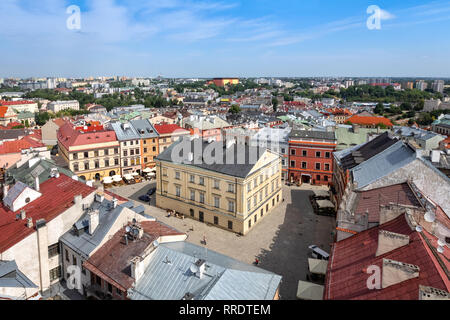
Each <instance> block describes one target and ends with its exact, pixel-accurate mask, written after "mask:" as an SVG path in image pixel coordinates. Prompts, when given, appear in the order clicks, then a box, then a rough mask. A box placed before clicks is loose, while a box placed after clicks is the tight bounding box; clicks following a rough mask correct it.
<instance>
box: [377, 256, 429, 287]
mask: <svg viewBox="0 0 450 320" xmlns="http://www.w3.org/2000/svg"><path fill="white" fill-rule="evenodd" d="M419 272H420V268H419V267H418V266H415V265H412V264H407V263H403V262H398V261H394V260H390V259H383V271H382V276H381V277H382V280H381V285H382V288H383V289H384V288H387V287H390V286H393V285H396V284H399V283H402V282H404V281H407V280H411V279H414V278H418V277H419Z"/></svg>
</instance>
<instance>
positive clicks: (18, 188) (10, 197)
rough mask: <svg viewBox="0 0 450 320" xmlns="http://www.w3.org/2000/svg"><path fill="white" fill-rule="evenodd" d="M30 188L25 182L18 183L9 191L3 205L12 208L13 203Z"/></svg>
mask: <svg viewBox="0 0 450 320" xmlns="http://www.w3.org/2000/svg"><path fill="white" fill-rule="evenodd" d="M27 187H28V186H27V185H26V184H24V183H23V182H20V181H18V182H16V184H15V185H14V186H13V187H12V188H11V189H10V190H9V191H8V194H7V195H6V197H5V199H3V203H4V204H5V205H7V206H8V207H9V208H11V207H12V204H13V202H14V201H15V200H16V199H17V197H18V196H19V195H20V194H21V193H22V192H23V191H24V190H25V189H26V188H27Z"/></svg>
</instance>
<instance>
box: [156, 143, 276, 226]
mask: <svg viewBox="0 0 450 320" xmlns="http://www.w3.org/2000/svg"><path fill="white" fill-rule="evenodd" d="M199 146H201V150H200V148H199ZM212 149H214V150H215V151H214V152H215V153H212V154H217V155H219V156H218V157H217V159H219V160H220V159H222V160H221V161H222V163H225V164H218V163H217V161H215V162H211V161H210V160H208V159H209V156H208V154H211V152H210V151H211V150H212ZM221 149H222V150H223V152H222V154H220V150H221ZM199 150H200V151H199ZM179 156H180V157H182V158H183V159H184V161H180V160H177V159H174V157H179ZM221 156H223V157H221ZM202 159H203V160H202ZM228 159H229V160H228ZM226 160H228V161H226ZM207 163H212V164H207ZM156 168H157V192H156V205H157V206H158V207H160V208H163V209H170V210H175V211H176V212H178V213H181V214H183V215H184V216H185V217H189V218H192V219H195V220H199V221H201V222H204V223H209V224H211V225H214V226H216V227H219V228H222V229H225V230H228V231H232V232H235V233H239V234H243V235H245V234H247V233H248V232H249V231H250V230H252V229H253V227H254V226H255V225H257V224H258V223H260V222H261V221H262V220H263V219H264V217H266V216H267V215H268V214H270V213H271V211H272V209H273V208H275V207H277V206H278V205H279V204H280V203H281V202H282V201H283V194H282V185H281V158H280V156H279V155H276V154H274V153H272V152H271V151H270V150H267V149H256V148H255V147H250V146H245V145H235V144H233V145H228V146H224V144H223V143H222V142H211V143H208V142H207V141H204V140H201V139H190V138H184V139H183V140H180V141H179V142H177V143H174V144H173V145H172V146H170V147H169V148H168V149H167V150H166V151H164V152H163V153H162V154H160V155H159V156H158V157H157V158H156Z"/></svg>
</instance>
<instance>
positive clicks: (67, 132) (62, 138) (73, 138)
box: [58, 122, 117, 149]
mask: <svg viewBox="0 0 450 320" xmlns="http://www.w3.org/2000/svg"><path fill="white" fill-rule="evenodd" d="M58 141H59V142H60V143H61V144H62V145H63V146H64V147H66V148H67V149H69V148H70V147H75V146H84V145H90V144H99V143H107V142H114V141H117V138H116V133H115V132H114V131H112V130H104V131H99V132H86V133H84V132H81V131H77V130H75V129H74V128H73V126H72V124H71V123H69V122H67V123H65V124H64V125H63V126H62V127H61V128H60V129H59V131H58Z"/></svg>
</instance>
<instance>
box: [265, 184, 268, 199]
mask: <svg viewBox="0 0 450 320" xmlns="http://www.w3.org/2000/svg"><path fill="white" fill-rule="evenodd" d="M265 189H266V197H267V196H269V186H266V188H265Z"/></svg>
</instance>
